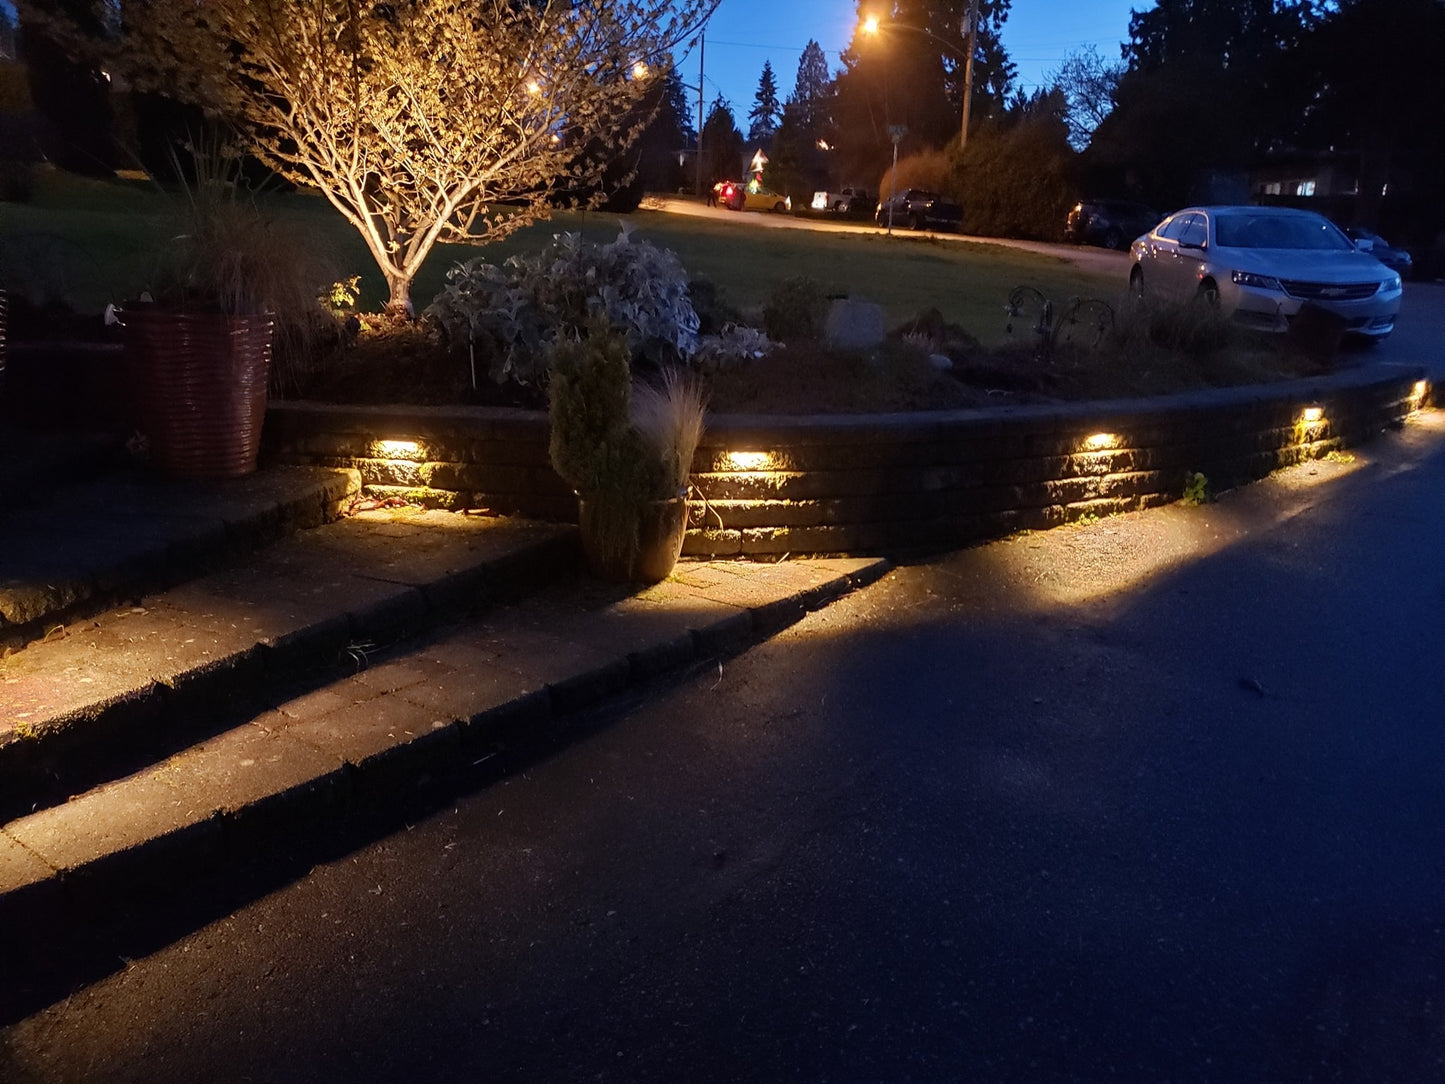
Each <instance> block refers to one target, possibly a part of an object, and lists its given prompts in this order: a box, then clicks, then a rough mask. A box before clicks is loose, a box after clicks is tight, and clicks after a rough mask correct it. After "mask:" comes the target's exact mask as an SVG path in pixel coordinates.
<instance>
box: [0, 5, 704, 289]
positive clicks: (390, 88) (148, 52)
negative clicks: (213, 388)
mask: <svg viewBox="0 0 1445 1084" xmlns="http://www.w3.org/2000/svg"><path fill="white" fill-rule="evenodd" d="M716 4H717V0H392V2H384V3H373V2H370V0H205V2H204V3H198V2H197V0H124V2H122V3H121V5H120V21H119V24H118V28H117V30H116V33H115V34H114V35H113V36H112V37H111V38H110V39H109V40H105V41H95V40H94V39H93V38H91V39H89V41H87V40H86V39H84V38H83V37H79V36H77V37H75V38H73V39H72V40H74V41H75V44H76V45H77V47H79V48H82V49H88V50H89V51H90V52H91V53H92V54H94V57H95V59H96V60H97V62H99V63H101V64H103V65H104V67H105V70H107V71H110V72H113V73H116V74H119V75H121V76H123V77H124V78H125V80H126V81H127V82H128V83H129V84H130V85H131V86H133V87H135V88H137V89H148V90H156V91H160V92H162V93H165V94H168V95H170V96H172V97H176V98H181V99H183V100H187V101H191V102H194V103H197V104H199V105H201V106H203V107H204V108H205V109H207V110H208V111H209V112H211V113H212V114H214V115H216V116H218V117H221V118H224V119H226V120H229V121H230V122H232V123H234V124H235V125H236V126H237V127H238V128H239V129H240V130H241V131H242V132H244V133H245V134H246V135H247V136H248V137H249V139H250V141H251V142H252V146H251V148H250V149H251V150H252V151H253V152H254V153H255V154H256V155H257V157H259V158H260V159H261V160H262V161H264V162H265V163H266V164H267V165H269V166H270V167H271V168H272V169H274V170H275V171H276V172H277V173H278V174H280V175H281V176H283V177H285V178H287V179H288V180H291V181H294V182H295V183H297V184H299V185H302V186H304V187H308V188H314V189H316V190H319V191H320V192H321V193H322V194H323V195H324V196H325V197H326V199H327V200H329V201H330V203H331V204H332V206H334V207H335V208H336V209H337V210H338V211H339V212H341V214H342V215H343V216H344V217H345V218H346V220H347V221H348V222H349V223H351V225H352V226H353V227H354V228H355V229H356V230H357V231H358V232H359V233H360V234H361V236H362V237H363V238H364V239H365V241H366V245H367V248H368V249H369V250H370V251H371V254H372V256H373V257H374V258H375V260H376V263H377V266H378V267H379V268H380V269H381V272H382V274H383V275H384V276H385V278H386V282H387V287H388V289H389V291H390V301H389V307H391V308H393V309H406V308H409V306H410V290H411V282H412V279H413V277H414V276H415V275H416V273H417V270H418V269H419V268H420V267H421V265H422V263H423V261H424V260H425V259H426V257H427V254H428V253H429V252H430V251H431V249H432V246H433V245H435V244H436V242H437V241H440V240H446V241H471V242H485V241H489V240H495V239H498V238H500V237H502V236H505V235H506V234H508V233H510V232H512V231H513V230H516V229H518V228H520V227H522V226H524V225H527V224H529V223H531V222H533V221H535V220H537V219H538V218H541V217H545V216H546V214H547V212H548V207H549V205H550V202H551V200H552V199H553V198H554V197H555V194H556V193H557V192H559V191H560V192H566V193H573V194H579V193H580V194H582V195H583V197H584V198H586V197H587V195H589V194H591V193H596V192H597V188H598V184H599V182H600V180H601V176H602V172H603V169H604V167H605V166H606V165H607V163H608V161H609V160H610V159H611V158H612V157H613V156H615V155H616V154H617V153H618V151H620V150H621V149H622V148H623V147H625V146H626V144H628V143H629V142H630V141H631V140H632V139H634V138H635V137H636V135H637V134H638V132H639V131H640V130H641V128H642V127H643V125H644V124H645V122H646V121H647V119H648V118H647V116H645V115H643V113H642V111H641V109H640V108H639V106H640V103H641V101H642V99H643V97H644V95H645V93H646V89H647V83H648V82H649V81H650V80H652V79H655V78H659V77H661V75H662V74H663V73H664V72H665V70H666V67H667V65H668V64H669V63H670V56H671V51H672V49H673V48H674V46H676V45H678V44H680V43H682V42H683V41H685V40H686V39H687V38H688V37H689V36H691V35H694V34H695V33H696V32H697V29H698V28H699V26H700V25H701V24H702V23H703V22H704V21H705V20H706V18H707V16H708V15H710V14H711V12H712V10H713V8H714V7H715V6H716ZM100 6H104V7H107V8H113V7H114V0H101V5H100ZM20 10H21V14H22V19H30V18H34V19H36V20H37V21H40V22H47V21H49V22H53V20H54V16H53V14H51V13H53V10H54V5H53V4H52V3H49V2H47V0H21V2H20ZM653 97H654V99H655V97H656V96H655V95H654V96H653Z"/></svg>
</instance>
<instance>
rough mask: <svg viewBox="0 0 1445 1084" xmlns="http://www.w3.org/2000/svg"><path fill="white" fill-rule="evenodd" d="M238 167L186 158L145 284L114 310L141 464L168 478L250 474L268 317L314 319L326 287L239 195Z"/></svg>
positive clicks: (209, 157) (270, 333) (311, 262)
mask: <svg viewBox="0 0 1445 1084" xmlns="http://www.w3.org/2000/svg"><path fill="white" fill-rule="evenodd" d="M173 161H174V159H173ZM239 172H240V171H239V166H238V165H237V164H236V162H235V160H234V159H230V160H225V159H222V158H221V157H220V156H219V155H217V154H215V153H209V154H204V153H203V154H199V155H197V157H196V179H195V181H194V182H193V183H190V184H183V186H182V187H183V190H184V196H185V198H184V200H183V201H182V202H181V204H180V216H179V217H180V219H181V222H180V228H179V232H178V233H177V234H176V235H175V236H174V237H173V238H172V239H171V240H170V242H169V243H168V245H167V246H166V248H165V250H164V252H163V253H162V256H161V260H160V263H159V266H158V268H157V272H156V276H155V284H154V287H153V289H152V290H151V291H149V292H148V293H147V294H146V295H143V296H142V299H141V300H140V301H139V302H134V303H129V304H127V305H125V306H124V308H123V310H122V314H121V322H122V324H123V326H124V327H123V335H122V340H123V342H124V344H125V353H126V361H127V366H128V368H129V372H130V378H131V383H132V387H133V389H134V394H135V396H136V399H135V407H136V410H137V412H138V414H139V416H140V423H141V427H142V429H143V430H144V432H145V434H146V436H147V438H148V441H149V448H150V456H151V461H152V463H153V464H154V465H155V466H156V467H158V468H159V469H160V470H162V471H164V472H165V473H168V474H172V475H176V476H179V477H188V478H232V477H238V476H240V475H245V474H249V473H251V472H252V471H254V470H255V469H256V457H257V453H258V452H259V450H260V440H261V424H262V422H263V421H264V419H265V415H266V389H267V383H268V381H269V379H270V372H271V350H272V342H273V338H274V330H275V327H276V324H277V321H278V320H281V321H289V322H290V323H291V324H293V325H295V326H303V327H304V326H306V325H308V324H309V323H310V322H311V321H313V320H314V319H315V317H316V315H317V314H318V312H319V305H318V303H317V301H316V297H317V292H318V289H319V287H320V286H321V284H323V283H324V282H325V281H326V278H325V274H324V272H323V271H321V270H320V267H319V262H318V260H317V257H316V255H315V254H316V248H315V246H314V245H312V244H309V243H308V242H307V241H306V240H304V239H302V238H298V237H297V236H295V230H294V228H290V227H288V228H287V229H284V230H283V229H282V228H281V227H280V226H279V225H278V224H277V223H276V222H275V221H273V220H272V219H270V218H269V217H268V216H267V215H266V214H265V213H264V212H263V211H262V210H261V208H259V207H258V206H257V205H256V204H255V203H254V202H253V201H252V200H250V199H247V198H244V196H243V195H242V194H241V191H240V184H239V182H240V180H241V178H240V175H239ZM180 175H181V174H180V169H179V166H177V176H180Z"/></svg>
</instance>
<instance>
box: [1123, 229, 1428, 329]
mask: <svg viewBox="0 0 1445 1084" xmlns="http://www.w3.org/2000/svg"><path fill="white" fill-rule="evenodd" d="M1130 255H1131V257H1132V260H1133V264H1132V266H1131V267H1130V270H1129V290H1130V293H1132V294H1134V295H1135V296H1136V297H1153V298H1159V299H1161V300H1165V301H1176V302H1184V301H1188V300H1191V299H1195V298H1199V299H1203V300H1205V301H1207V302H1209V303H1211V304H1213V305H1216V306H1218V308H1219V311H1220V312H1221V313H1223V314H1224V315H1225V316H1228V317H1231V318H1233V319H1234V320H1235V321H1236V322H1237V323H1239V324H1242V325H1244V326H1245V327H1249V328H1253V329H1255V330H1258V331H1286V330H1288V328H1289V325H1290V321H1291V320H1292V319H1294V317H1295V316H1297V315H1298V314H1299V312H1300V310H1301V309H1302V308H1304V307H1305V306H1306V305H1309V306H1313V307H1314V308H1317V309H1324V310H1325V311H1327V312H1330V313H1333V314H1334V315H1336V316H1338V317H1339V318H1340V319H1341V320H1342V321H1343V322H1344V323H1343V330H1345V331H1347V332H1351V333H1353V334H1356V335H1363V336H1367V337H1369V338H1371V339H1374V340H1379V339H1383V338H1384V337H1385V336H1386V335H1388V334H1390V332H1391V331H1393V330H1394V329H1395V316H1396V314H1397V313H1398V312H1399V311H1400V295H1401V285H1400V276H1399V275H1398V274H1397V273H1396V272H1394V271H1392V270H1390V269H1389V268H1388V267H1386V266H1385V265H1384V264H1382V263H1380V261H1379V260H1377V259H1375V258H1374V257H1373V256H1371V255H1369V254H1368V253H1366V252H1361V251H1360V250H1359V249H1357V248H1356V247H1355V245H1354V243H1353V242H1352V241H1351V240H1350V239H1349V238H1348V237H1346V236H1345V235H1344V234H1343V233H1342V232H1341V231H1340V229H1339V227H1337V226H1335V225H1334V223H1332V222H1330V221H1329V220H1328V219H1326V218H1325V217H1324V216H1323V215H1317V214H1315V213H1314V212H1313V211H1297V210H1294V209H1292V208H1288V207H1189V208H1186V209H1185V210H1183V211H1177V212H1175V213H1174V214H1172V215H1170V216H1169V217H1168V218H1166V219H1165V220H1164V221H1163V222H1161V223H1160V224H1159V225H1158V226H1156V227H1155V228H1154V229H1152V230H1150V231H1149V232H1148V233H1146V234H1145V235H1144V236H1143V237H1140V238H1139V239H1138V240H1137V241H1135V242H1134V244H1133V246H1132V247H1131V249H1130Z"/></svg>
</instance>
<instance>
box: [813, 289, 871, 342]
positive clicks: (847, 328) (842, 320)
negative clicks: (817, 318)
mask: <svg viewBox="0 0 1445 1084" xmlns="http://www.w3.org/2000/svg"><path fill="white" fill-rule="evenodd" d="M823 336H824V338H825V339H826V340H827V343H828V345H829V346H832V347H836V348H838V349H840V350H871V349H872V348H873V347H875V346H877V345H878V344H879V343H881V342H882V341H883V306H882V305H875V304H873V303H872V302H871V301H853V300H851V299H849V298H839V299H838V300H836V301H834V302H833V303H832V304H831V305H830V306H828V319H827V321H826V322H825V323H824V325H823Z"/></svg>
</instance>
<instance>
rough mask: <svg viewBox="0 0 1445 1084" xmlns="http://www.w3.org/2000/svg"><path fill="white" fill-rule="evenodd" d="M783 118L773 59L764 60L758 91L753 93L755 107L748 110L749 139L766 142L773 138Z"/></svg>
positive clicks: (754, 141)
mask: <svg viewBox="0 0 1445 1084" xmlns="http://www.w3.org/2000/svg"><path fill="white" fill-rule="evenodd" d="M782 119H783V110H782V106H781V105H780V104H779V102H778V82H777V80H776V79H775V78H773V65H772V62H771V61H767V60H765V61H763V74H762V75H761V76H759V77H758V92H757V94H755V95H753V107H752V109H750V110H748V120H749V121H750V122H751V124H750V126H749V128H748V141H749V142H751V143H760V142H766V141H768V140H770V139H772V138H773V133H774V132H776V131H777V130H778V124H779V123H781V121H782Z"/></svg>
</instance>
